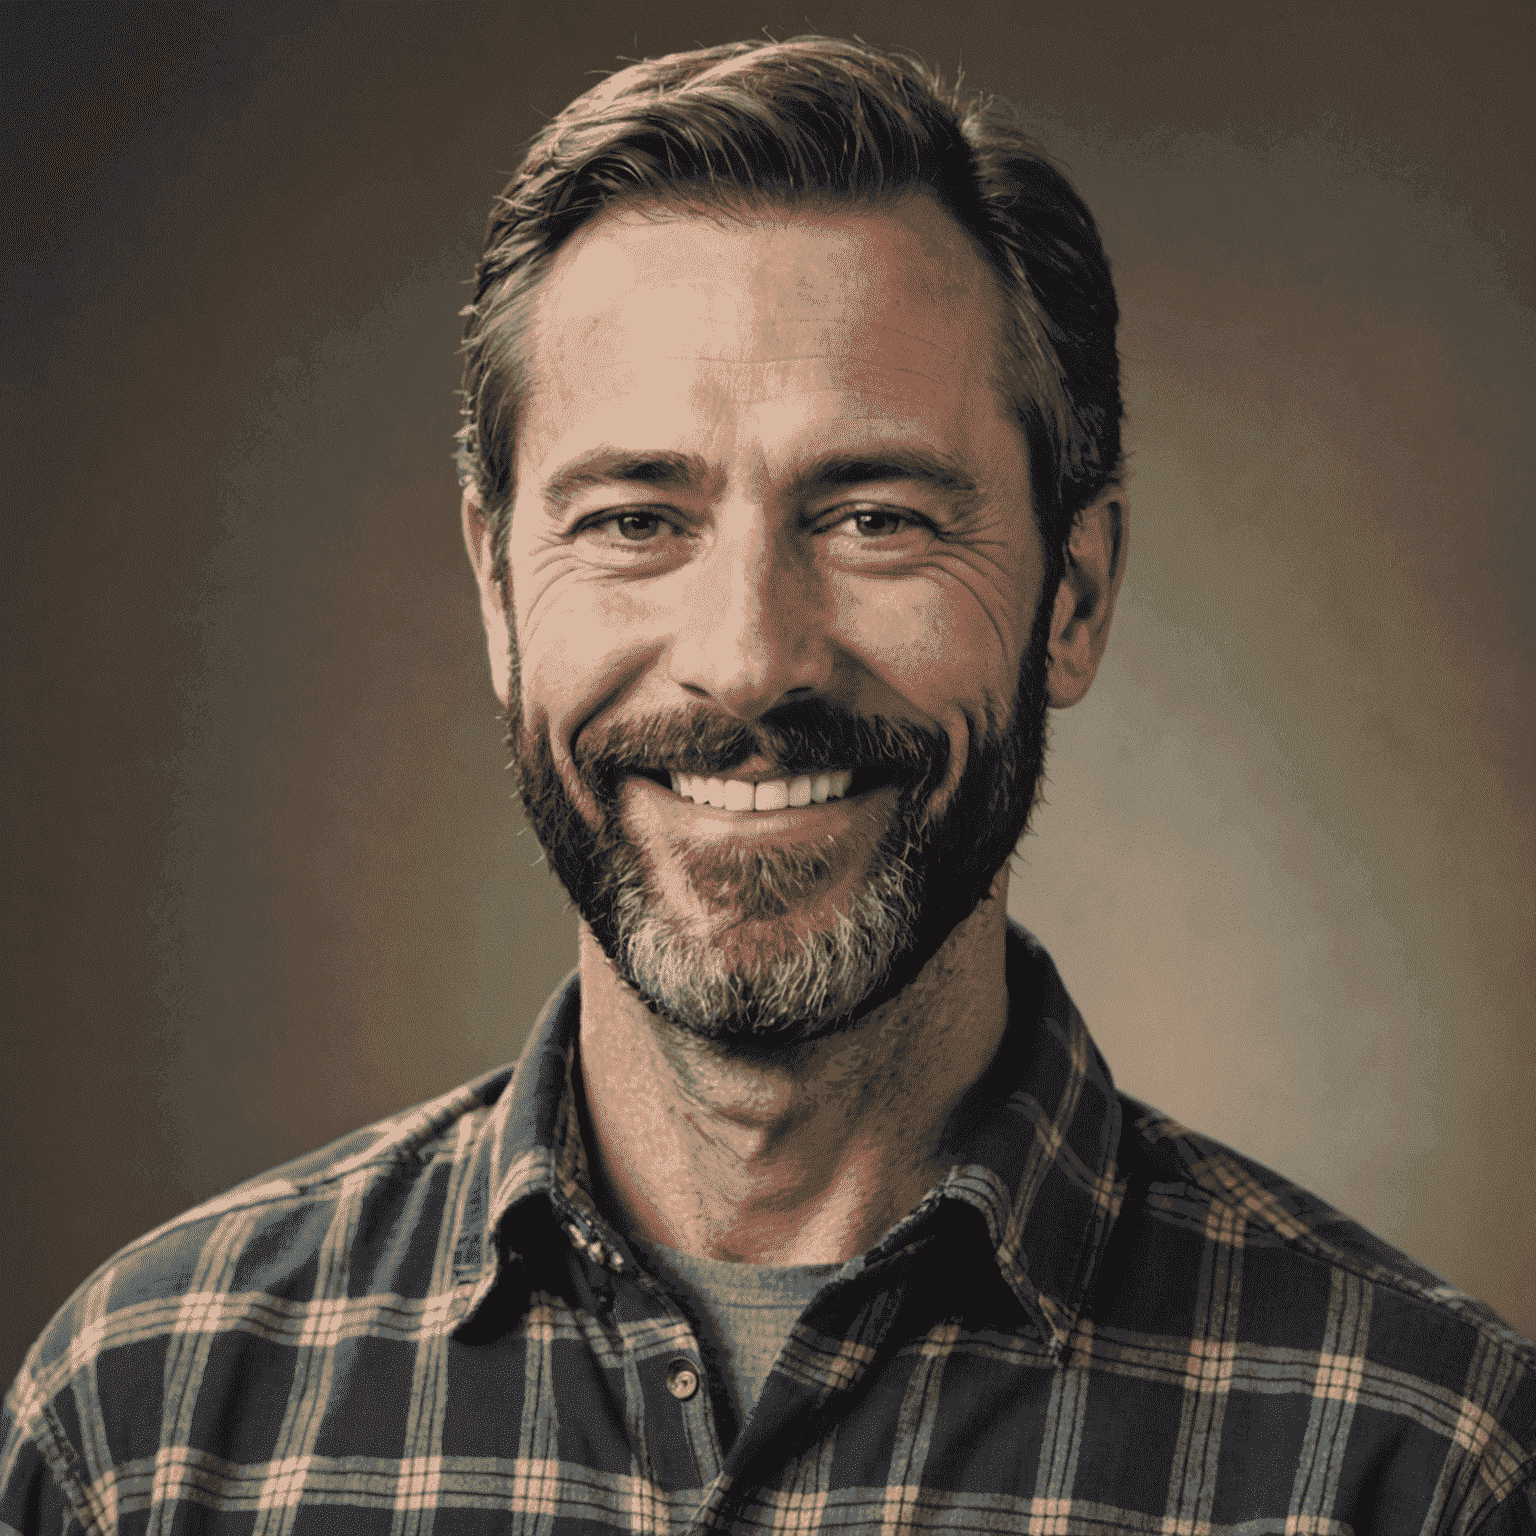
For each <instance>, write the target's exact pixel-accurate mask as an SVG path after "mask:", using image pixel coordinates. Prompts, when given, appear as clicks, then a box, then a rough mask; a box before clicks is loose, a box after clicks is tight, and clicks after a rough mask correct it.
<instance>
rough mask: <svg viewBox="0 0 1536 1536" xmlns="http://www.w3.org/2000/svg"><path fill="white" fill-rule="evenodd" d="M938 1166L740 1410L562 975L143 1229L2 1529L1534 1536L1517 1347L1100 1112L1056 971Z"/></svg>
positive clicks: (1454, 1296)
mask: <svg viewBox="0 0 1536 1536" xmlns="http://www.w3.org/2000/svg"><path fill="white" fill-rule="evenodd" d="M1008 968H1009V975H1008V985H1009V996H1010V1007H1011V1010H1012V1021H1011V1025H1010V1029H1009V1032H1008V1035H1007V1038H1006V1040H1005V1043H1004V1046H1003V1048H1002V1051H1001V1052H1000V1054H999V1056H998V1059H997V1060H996V1062H995V1063H994V1065H993V1067H992V1068H991V1069H989V1073H988V1076H987V1079H986V1080H985V1082H984V1084H983V1085H982V1092H981V1093H980V1095H979V1100H980V1102H979V1106H978V1108H977V1111H976V1113H975V1114H974V1115H972V1116H970V1117H969V1119H968V1122H967V1129H966V1132H965V1138H964V1141H963V1144H961V1145H958V1146H956V1147H955V1148H954V1166H953V1167H952V1168H951V1170H950V1172H949V1173H948V1174H947V1175H946V1176H945V1177H944V1178H943V1179H942V1180H941V1181H940V1182H939V1183H938V1184H937V1185H936V1186H935V1187H934V1188H933V1189H932V1190H931V1191H930V1192H929V1194H928V1195H927V1196H926V1197H925V1198H924V1200H923V1201H922V1202H921V1204H920V1205H919V1206H918V1207H917V1209H916V1210H915V1211H913V1212H912V1213H911V1214H910V1215H909V1216H907V1217H906V1218H905V1219H904V1220H902V1221H901V1222H899V1223H898V1224H897V1225H896V1226H895V1227H893V1228H892V1229H891V1231H890V1232H888V1233H887V1234H886V1236H885V1237H884V1238H883V1239H882V1240H881V1241H880V1242H879V1243H878V1244H877V1245H876V1246H875V1247H874V1248H872V1249H871V1250H870V1251H869V1252H868V1253H866V1254H864V1255H863V1256H862V1257H860V1258H858V1259H855V1260H853V1261H852V1262H850V1263H849V1264H847V1265H846V1266H845V1267H844V1268H843V1269H842V1270H841V1271H840V1272H839V1274H838V1275H837V1276H836V1277H835V1279H834V1280H833V1282H832V1283H831V1284H830V1285H829V1286H828V1287H827V1288H826V1289H825V1290H823V1291H822V1293H821V1294H820V1296H818V1298H817V1299H816V1300H815V1301H814V1302H813V1303H812V1305H811V1307H810V1308H809V1309H808V1310H807V1311H806V1313H805V1314H804V1315H803V1316H802V1318H801V1319H800V1321H799V1322H798V1323H797V1324H796V1326H795V1329H794V1331H793V1333H792V1335H791V1337H790V1339H789V1342H788V1343H787V1344H786V1346H785V1348H784V1350H783V1352H782V1354H781V1355H780V1356H779V1358H778V1360H777V1362H776V1363H775V1366H774V1369H773V1372H772V1374H771V1375H770V1377H769V1380H768V1384H767V1387H766V1388H765V1390H764V1393H763V1396H762V1398H761V1399H760V1400H759V1402H758V1406H757V1408H756V1410H755V1412H754V1413H753V1415H752V1416H751V1418H750V1419H749V1420H748V1421H747V1423H746V1424H745V1426H744V1427H741V1428H740V1429H738V1428H737V1426H735V1425H733V1424H731V1423H730V1422H729V1421H728V1413H727V1411H726V1410H724V1409H723V1408H722V1407H721V1394H720V1393H719V1391H718V1388H717V1387H715V1386H712V1385H711V1383H710V1376H709V1369H708V1362H707V1361H705V1360H704V1359H702V1358H701V1355H700V1351H699V1345H698V1341H697V1339H696V1336H695V1334H694V1331H693V1329H692V1327H691V1326H690V1323H689V1321H688V1318H687V1317H686V1316H685V1315H684V1313H683V1311H681V1310H680V1309H679V1307H678V1306H677V1305H676V1304H675V1303H674V1302H672V1301H671V1300H670V1299H669V1297H668V1295H667V1293H666V1292H665V1291H664V1290H663V1289H662V1288H661V1287H660V1286H659V1285H658V1284H657V1283H656V1282H655V1281H654V1280H653V1279H652V1278H651V1277H650V1276H649V1275H648V1274H647V1273H646V1272H645V1270H644V1269H643V1267H642V1266H641V1264H640V1263H639V1262H638V1261H637V1259H636V1256H635V1254H634V1252H633V1251H632V1250H631V1249H630V1248H629V1246H628V1245H627V1244H626V1243H625V1241H624V1239H623V1238H622V1237H621V1236H620V1235H619V1234H618V1233H616V1232H615V1231H614V1230H613V1229H612V1228H611V1227H610V1226H609V1225H608V1224H607V1223H606V1222H605V1221H604V1220H603V1219H602V1218H601V1216H599V1214H598V1212H597V1211H596V1209H595V1208H594V1205H593V1202H592V1198H591V1195H590V1193H589V1182H588V1179H587V1176H586V1165H585V1160H584V1153H583V1148H582V1144H581V1135H580V1117H579V1114H578V1112H577V1093H578V1092H579V1087H578V1085H579V1072H578V1071H577V1070H576V1068H577V1062H576V1031H577V1021H578V1017H579V1011H580V1004H579V996H578V992H577V988H576V985H575V982H574V979H573V980H572V981H571V982H568V983H567V984H566V986H565V988H564V989H563V991H562V992H561V993H559V994H557V996H556V997H555V998H554V999H553V1000H552V1002H551V1004H550V1006H549V1007H548V1009H546V1011H545V1014H544V1016H543V1017H542V1019H541V1020H540V1023H539V1025H538V1027H537V1029H536V1031H535V1034H534V1036H533V1038H532V1040H531V1041H530V1043H529V1047H528V1049H527V1051H526V1052H525V1054H524V1056H523V1059H522V1061H521V1062H520V1063H519V1065H518V1067H517V1069H516V1072H515V1073H513V1072H510V1071H502V1072H499V1073H496V1074H494V1075H493V1076H490V1077H487V1078H485V1079H484V1080H482V1081H480V1082H477V1083H472V1084H470V1085H469V1086H468V1087H466V1088H463V1089H460V1090H458V1091H457V1092H455V1093H452V1094H449V1095H448V1096H446V1097H445V1098H442V1099H439V1100H437V1101H436V1102H434V1103H431V1104H428V1105H426V1106H424V1107H422V1108H420V1109H417V1110H414V1111H412V1112H410V1113H408V1114H405V1115H401V1116H399V1117H397V1118H395V1119H393V1120H389V1121H386V1122H384V1123H382V1124H380V1125H377V1126H374V1127H372V1128H371V1129H369V1130H366V1131H362V1132H359V1133H358V1134H357V1135H354V1136H351V1137H349V1138H347V1139H345V1140H343V1141H341V1142H339V1143H337V1144H335V1145H334V1146H332V1147H330V1148H328V1149H326V1150H325V1151H323V1152H319V1153H316V1154H315V1155H313V1156H311V1157H308V1158H305V1159H302V1160H301V1161H299V1162H296V1163H292V1164H289V1165H288V1166H286V1167H284V1168H282V1169H279V1170H277V1171H276V1172H274V1173H272V1174H270V1175H268V1176H266V1177H264V1178H262V1179H258V1180H256V1181H254V1182H252V1183H249V1184H245V1185H242V1186H241V1187H240V1188H238V1189H236V1190H234V1191H233V1192H231V1193H230V1194H227V1195H225V1196H223V1197H222V1198H220V1199H217V1200H214V1201H212V1202H210V1203H209V1204H207V1205H204V1206H201V1207H199V1208H198V1209H196V1210H194V1211H191V1212H189V1213H188V1214H187V1215H185V1216H183V1217H181V1218H180V1219H179V1220H177V1221H173V1222H171V1223H170V1224H169V1225H168V1226H166V1227H163V1228H161V1229H160V1230H159V1231H158V1232H155V1233H152V1234H150V1235H149V1236H148V1237H146V1238H144V1239H143V1240H142V1241H140V1242H138V1243H136V1244H134V1245H133V1246H132V1247H130V1248H128V1249H125V1250H124V1251H123V1252H122V1253H120V1254H119V1255H118V1256H117V1257H116V1258H114V1259H112V1260H111V1261H110V1262H109V1263H108V1264H107V1265H106V1266H105V1267H104V1268H102V1269H101V1270H100V1271H99V1272H98V1273H97V1274H96V1275H94V1276H93V1277H92V1278H91V1279H90V1280H88V1281H87V1282H86V1283H85V1285H83V1286H82V1287H81V1289H80V1290H79V1291H78V1292H77V1293H76V1295H75V1296H74V1298H73V1299H72V1300H71V1301H70V1302H69V1304H68V1305H67V1306H66V1307H65V1308H64V1310H63V1311H62V1312H61V1313H60V1314H59V1316H58V1317H57V1319H55V1321H54V1322H53V1324H52V1325H51V1326H50V1327H49V1329H48V1331H47V1332H46V1334H45V1335H44V1336H43V1338H42V1339H41V1340H40V1341H39V1343H38V1344H37V1346H36V1347H35V1349H34V1350H33V1352H32V1354H31V1356H30V1357H29V1359H28V1361H27V1364H26V1366H25V1368H24V1370H23V1371H22V1374H21V1376H20V1377H19V1378H18V1380H17V1382H16V1384H15V1386H14V1387H13V1389H12V1391H11V1394H10V1396H9V1398H8V1401H7V1413H8V1417H7V1420H6V1428H5V1431H4V1434H5V1451H4V1464H3V1472H0V1477H3V1482H0V1522H3V1524H0V1530H3V1531H5V1532H7V1533H9V1532H12V1531H25V1532H43V1531H48V1532H53V1531H69V1532H77V1531H91V1532H102V1531H109V1530H122V1531H131V1532H141V1531H142V1532H149V1533H151V1536H171V1533H176V1532H193V1531H196V1532H210V1533H214V1532H217V1533H226V1532H230V1533H233V1532H238V1533H241V1536H289V1533H294V1536H302V1533H305V1532H311V1531H345V1532H348V1533H353V1532H355V1533H359V1536H366V1533H374V1532H376V1533H378V1536H385V1533H389V1536H427V1533H428V1532H433V1533H438V1536H453V1533H457V1532H469V1531H475V1532H483V1531H492V1530H494V1531H498V1532H502V1531H512V1532H524V1531H526V1532H533V1531H539V1532H548V1533H552V1536H565V1533H573V1532H578V1531H580V1532H614V1531H628V1532H642V1531H644V1532H674V1531H682V1530H688V1531H731V1532H742V1533H746V1532H769V1531H773V1532H813V1531H818V1532H819V1531H840V1532H864V1531H869V1532H877V1531H878V1532H881V1533H892V1536H894V1533H896V1532H907V1531H911V1532H917V1531H924V1532H926V1531H941V1530H942V1531H1028V1532H1038V1533H1042V1536H1044V1533H1068V1532H1094V1533H1111V1532H1137V1533H1146V1532H1161V1533H1166V1536H1196V1533H1205V1532H1244V1533H1253V1536H1257V1533H1261V1532H1276V1533H1279V1532H1286V1533H1307V1536H1321V1533H1324V1532H1337V1533H1342V1532H1356V1533H1363V1532H1382V1533H1386V1532H1391V1533H1394V1536H1401V1533H1410V1532H1431V1531H1435V1532H1452V1531H1455V1532H1473V1531H1476V1532H1481V1533H1483V1536H1510V1533H1514V1532H1525V1533H1530V1532H1533V1531H1536V1502H1533V1501H1536V1494H1533V1488H1536V1347H1533V1346H1532V1344H1531V1343H1530V1342H1529V1341H1527V1340H1524V1339H1522V1338H1520V1337H1519V1336H1517V1335H1516V1334H1514V1333H1513V1332H1512V1331H1510V1330H1509V1329H1508V1328H1507V1327H1505V1326H1504V1325H1503V1324H1502V1323H1500V1322H1499V1320H1498V1319H1497V1318H1496V1317H1494V1316H1493V1315H1492V1314H1491V1313H1490V1312H1488V1311H1487V1310H1486V1309H1485V1308H1483V1307H1482V1306H1480V1305H1479V1304H1478V1303H1476V1302H1474V1301H1471V1300H1469V1299H1468V1298H1467V1297H1465V1296H1463V1295H1461V1294H1459V1293H1458V1292H1456V1291H1454V1290H1452V1289H1451V1288H1450V1287H1448V1286H1445V1285H1442V1284H1440V1283H1439V1282H1438V1281H1437V1280H1436V1279H1435V1278H1434V1277H1433V1276H1432V1275H1430V1274H1428V1273H1426V1272H1425V1271H1424V1270H1422V1269H1419V1268H1417V1267H1416V1266H1415V1265H1413V1264H1412V1263H1410V1262H1409V1261H1408V1260H1406V1259H1404V1258H1403V1257H1402V1256H1401V1255H1400V1254H1398V1253H1396V1252H1395V1251H1393V1250H1392V1249H1390V1248H1387V1247H1385V1246H1384V1245H1383V1244H1381V1243H1379V1242H1377V1241H1376V1240H1375V1239H1374V1238H1372V1237H1370V1236H1369V1235H1368V1234H1367V1233H1365V1232H1363V1231H1362V1230H1361V1229H1360V1228H1358V1227H1356V1226H1354V1225H1352V1224H1351V1223H1349V1222H1348V1221H1345V1220H1344V1219H1343V1218H1342V1217H1340V1216H1339V1215H1338V1214H1337V1213H1335V1212H1334V1211H1332V1210H1330V1209H1328V1208H1327V1207H1326V1206H1325V1205H1323V1204H1322V1203H1321V1202H1320V1201H1318V1200H1316V1199H1314V1198H1313V1197H1311V1196H1309V1195H1307V1194H1305V1193H1303V1192H1302V1191H1300V1190H1298V1189H1296V1188H1295V1187H1294V1186H1292V1185H1290V1184H1288V1183H1286V1182H1285V1181H1284V1180H1282V1179H1280V1178H1277V1177H1276V1176H1275V1175H1274V1174H1271V1173H1268V1172H1266V1171H1265V1170H1263V1169H1261V1168H1258V1167H1255V1166H1254V1165H1253V1164H1252V1163H1251V1162H1248V1161H1247V1160H1245V1159H1243V1158H1241V1157H1238V1156H1236V1155H1235V1154H1233V1153H1231V1152H1229V1151H1227V1150H1226V1149H1225V1148H1223V1147H1220V1146H1218V1145H1216V1144H1215V1143H1213V1142H1211V1141H1208V1140H1205V1139H1203V1138H1201V1137H1198V1136H1194V1135H1191V1134H1189V1133H1188V1132H1186V1131H1184V1130H1183V1129H1181V1128H1180V1127H1178V1126H1177V1125H1174V1124H1172V1123H1171V1122H1170V1121H1168V1120H1167V1119H1166V1118H1165V1117H1163V1116H1162V1115H1159V1114H1157V1113H1156V1112H1154V1111H1152V1110H1149V1109H1147V1108H1145V1107H1144V1106H1141V1105H1138V1104H1136V1103H1134V1102H1133V1101H1131V1100H1128V1099H1125V1098H1122V1097H1118V1096H1117V1095H1116V1093H1115V1091H1114V1088H1113V1086H1112V1084H1111V1082H1110V1078H1109V1074H1108V1071H1107V1070H1106V1069H1105V1066H1104V1064H1103V1062H1102V1060H1101V1059H1100V1058H1099V1056H1098V1053H1097V1052H1096V1051H1095V1049H1094V1047H1093V1044H1092V1042H1091V1041H1090V1039H1089V1037H1088V1033H1087V1030H1086V1029H1085V1028H1084V1025H1083V1023H1082V1020H1081V1019H1080V1018H1079V1016H1078V1014H1077V1011H1076V1010H1075V1009H1074V1007H1073V1006H1072V1003H1071V1001H1070V1000H1069V999H1068V997H1067V995H1066V993H1065V991H1064V990H1063V989H1062V986H1061V983H1060V981H1059V979H1058V978H1057V976H1056V972H1055V969H1054V968H1053V967H1052V965H1051V963H1050V961H1049V960H1048V959H1047V957H1046V956H1045V954H1044V953H1043V952H1042V951H1041V950H1040V949H1039V948H1038V946H1037V945H1035V944H1034V942H1033V940H1031V939H1030V938H1029V937H1028V936H1027V935H1025V934H1023V933H1022V932H1015V933H1013V934H1012V935H1011V936H1010V940H1009V957H1008Z"/></svg>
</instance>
